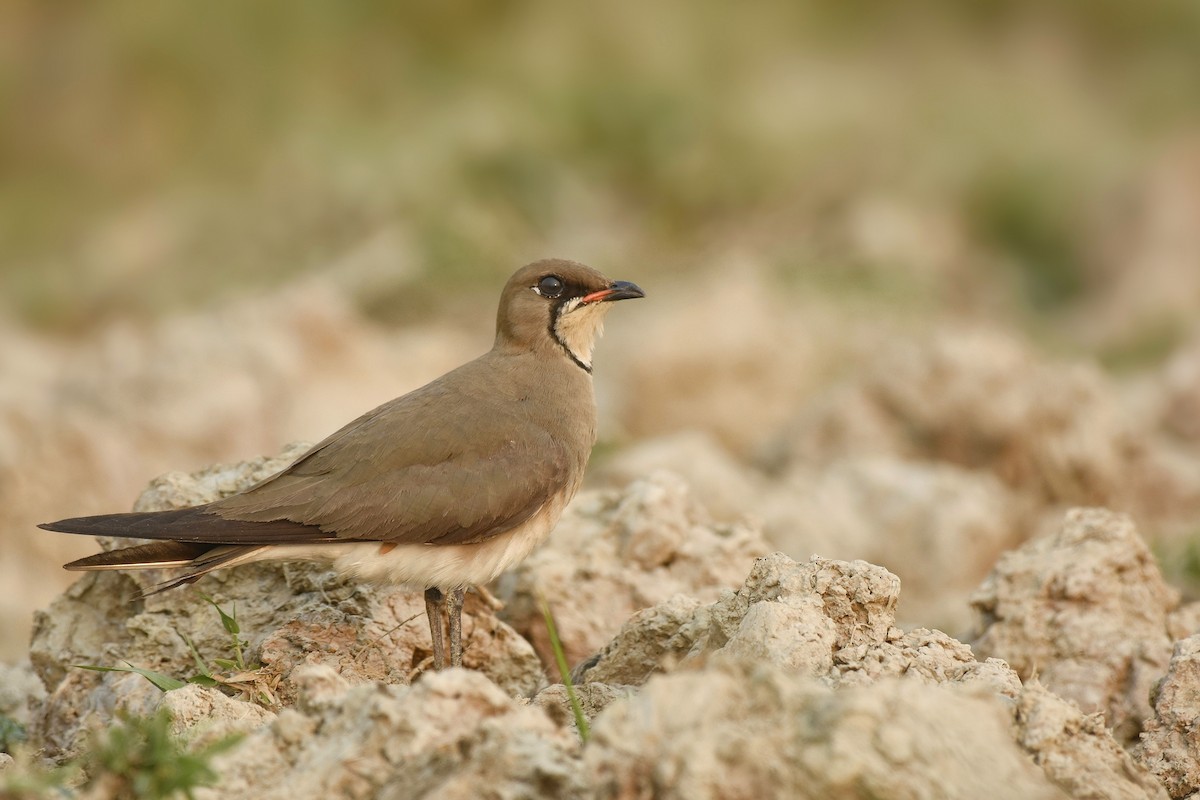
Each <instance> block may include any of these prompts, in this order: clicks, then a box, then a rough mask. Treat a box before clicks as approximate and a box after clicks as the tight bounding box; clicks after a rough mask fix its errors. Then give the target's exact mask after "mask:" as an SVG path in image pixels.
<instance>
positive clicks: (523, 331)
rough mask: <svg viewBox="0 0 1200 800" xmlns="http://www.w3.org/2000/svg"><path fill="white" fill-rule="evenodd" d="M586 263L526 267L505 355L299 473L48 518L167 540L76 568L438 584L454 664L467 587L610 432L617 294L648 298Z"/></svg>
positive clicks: (90, 530)
mask: <svg viewBox="0 0 1200 800" xmlns="http://www.w3.org/2000/svg"><path fill="white" fill-rule="evenodd" d="M642 296H643V292H642V290H641V289H639V288H638V287H637V286H635V285H634V284H631V283H626V282H623V281H612V280H609V279H608V278H606V277H604V276H603V275H601V274H600V273H599V272H597V271H596V270H593V269H591V268H590V267H586V266H584V265H583V264H578V263H575V262H572V261H562V260H546V261H539V262H535V263H533V264H529V265H528V266H525V267H522V268H521V269H520V270H518V271H517V272H516V274H514V275H513V276H512V278H510V279H509V281H508V284H507V285H506V286H505V287H504V292H503V294H502V295H501V298H500V307H499V310H498V312H497V317H496V339H495V343H494V345H493V347H492V349H491V350H490V351H489V352H487V353H485V354H484V355H482V356H480V357H479V358H477V359H475V360H474V361H470V362H468V363H466V364H464V365H462V366H461V367H458V368H457V369H455V370H452V371H451V372H448V373H446V374H445V375H443V376H442V377H440V378H438V379H436V380H434V381H433V382H432V383H429V384H427V385H425V386H423V387H421V388H420V389H417V390H415V391H412V392H410V393H408V394H406V395H404V396H402V397H399V398H396V399H395V400H392V401H390V402H388V403H384V404H383V405H381V406H379V407H378V408H376V409H374V410H372V411H369V412H367V413H366V414H364V415H362V416H361V417H359V418H358V419H356V420H354V421H353V422H351V423H350V424H348V425H346V426H345V427H343V428H342V429H341V430H339V431H337V432H336V433H334V434H333V435H332V436H329V437H328V438H327V439H325V440H324V441H322V442H320V443H318V444H317V445H315V446H314V447H313V448H312V449H311V450H309V451H308V452H307V453H305V454H304V455H303V456H301V457H300V458H299V459H297V460H296V461H295V462H294V463H293V464H291V465H290V466H288V467H287V468H286V469H284V470H283V471H281V472H279V473H277V474H276V475H273V476H271V477H269V478H267V479H266V480H264V481H262V482H260V483H258V484H256V485H255V486H252V487H250V488H249V489H246V490H245V491H243V492H241V493H239V494H236V495H233V496H231V497H227V498H224V499H222V500H217V501H215V502H213V503H208V504H206V505H203V506H196V507H194V508H186V509H180V510H177V511H161V512H150V513H133V514H105V515H100V516H93V517H80V518H76V519H65V520H60V521H58V522H52V523H48V524H44V525H41V526H39V527H42V528H45V529H47V530H54V531H62V532H66V533H81V534H93V535H98V536H130V537H136V538H143V539H154V540H159V541H155V542H153V543H151V544H146V545H138V546H134V547H128V548H123V549H120V550H114V551H112V552H108V553H99V554H97V555H94V556H89V557H87V558H82V559H79V560H78V561H73V562H71V563H70V564H67V565H66V568H67V569H75V570H98V569H142V568H148V567H163V566H172V567H183V568H184V569H185V572H184V573H183V574H182V575H180V576H179V577H178V578H176V579H174V580H171V581H168V582H166V583H164V584H162V585H160V586H159V587H156V590H162V589H168V588H172V587H174V586H178V585H180V584H183V583H190V582H192V581H194V580H196V579H198V578H199V577H201V576H202V575H204V574H206V573H208V572H210V571H212V570H213V569H216V568H218V567H224V566H232V565H234V564H241V563H248V562H251V561H261V560H266V559H310V560H323V561H330V562H332V563H333V565H334V568H335V569H337V570H338V571H339V572H342V573H346V574H350V575H353V576H356V577H360V578H364V579H375V580H390V581H395V582H399V583H405V584H410V585H414V586H420V587H423V588H426V589H427V591H426V599H427V606H428V609H429V611H430V613H431V617H430V625H431V631H432V632H433V635H434V650H435V660H436V661H438V662H439V663H438V666H441V662H442V661H443V658H442V654H441V653H440V652H439V651H440V650H441V643H440V639H441V633H442V631H441V625H440V622H439V624H438V625H436V626H435V625H434V617H433V615H434V613H437V614H438V616H439V619H440V614H441V608H442V606H443V604H444V599H443V598H444V595H443V592H446V591H449V592H451V596H452V601H453V604H452V606H451V610H450V639H451V661H452V662H453V663H458V662H459V660H460V658H461V652H455V646H456V644H458V642H457V638H458V633H459V631H458V630H456V623H457V620H456V614H457V613H459V612H460V611H461V598H462V589H463V587H465V586H468V585H472V584H480V583H486V582H488V581H490V580H492V579H493V578H495V577H496V576H497V575H498V574H499V573H500V572H502V571H503V570H504V569H506V568H508V567H509V566H511V565H512V564H514V563H516V562H518V561H520V560H521V559H523V558H524V557H525V556H527V555H528V554H529V552H530V551H531V550H532V549H533V548H534V547H535V546H536V545H537V544H538V543H539V542H541V541H542V539H544V538H545V536H546V535H547V534H548V533H549V531H550V529H551V528H552V527H553V526H554V523H555V522H556V521H557V520H558V517H559V515H560V514H561V513H562V509H563V507H564V506H565V505H566V504H567V502H568V501H569V500H570V499H571V497H573V496H574V494H575V492H576V490H577V489H578V488H579V485H580V482H581V481H582V479H583V470H584V466H585V465H586V464H587V459H588V455H589V453H590V451H591V448H592V445H593V444H594V443H595V439H596V405H595V399H594V397H593V392H592V376H591V358H592V347H593V345H594V343H595V340H596V338H597V337H598V336H599V334H600V332H601V327H602V322H603V317H604V314H605V312H606V311H607V310H608V308H609V307H610V306H609V302H610V301H614V300H622V299H627V298H633V297H642Z"/></svg>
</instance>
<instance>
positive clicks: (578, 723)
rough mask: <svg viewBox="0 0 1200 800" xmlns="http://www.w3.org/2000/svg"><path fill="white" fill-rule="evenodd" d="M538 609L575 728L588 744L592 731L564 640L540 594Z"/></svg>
mask: <svg viewBox="0 0 1200 800" xmlns="http://www.w3.org/2000/svg"><path fill="white" fill-rule="evenodd" d="M538 607H540V608H541V610H542V617H543V618H544V619H545V620H546V631H547V633H549V634H550V647H551V648H552V649H553V650H554V660H555V662H557V664H558V674H559V675H561V676H562V682H563V686H565V687H567V700H569V701H570V703H571V713H572V714H574V715H575V727H576V728H577V729H578V730H579V738H580V739H582V740H583V741H584V742H587V740H588V738H589V737H590V736H591V735H592V731H591V728H589V727H588V721H587V717H585V716H584V715H583V706H581V705H580V704H579V697H578V696H577V695H576V694H575V684H574V683H573V682H572V681H571V670H570V668H569V667H568V666H567V654H566V652H565V651H564V650H563V646H562V640H560V639H559V638H558V628H557V627H556V626H555V625H554V615H553V614H552V613H550V604H549V603H547V602H546V598H545V597H544V596H543V595H542V594H541V593H540V592H539V593H538Z"/></svg>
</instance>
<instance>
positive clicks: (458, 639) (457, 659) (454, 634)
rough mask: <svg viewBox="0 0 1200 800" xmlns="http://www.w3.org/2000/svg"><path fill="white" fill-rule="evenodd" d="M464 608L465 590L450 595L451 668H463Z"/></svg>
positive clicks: (456, 590) (460, 589)
mask: <svg viewBox="0 0 1200 800" xmlns="http://www.w3.org/2000/svg"><path fill="white" fill-rule="evenodd" d="M462 607H463V589H462V587H459V588H457V589H455V590H454V591H452V592H451V593H450V605H449V608H450V666H452V667H461V666H462Z"/></svg>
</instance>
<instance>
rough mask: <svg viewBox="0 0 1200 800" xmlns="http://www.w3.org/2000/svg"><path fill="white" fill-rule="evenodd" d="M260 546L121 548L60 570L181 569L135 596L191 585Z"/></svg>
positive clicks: (157, 544)
mask: <svg viewBox="0 0 1200 800" xmlns="http://www.w3.org/2000/svg"><path fill="white" fill-rule="evenodd" d="M260 549H262V548H261V547H254V546H248V547H227V546H224V545H212V544H202V543H197V542H150V543H149V544H139V545H134V546H133V547H122V548H121V549H119V550H113V551H111V552H108V553H97V554H96V555H94V556H88V557H87V558H81V559H78V560H76V561H72V562H71V563H70V564H64V565H63V568H64V569H70V570H78V571H85V572H93V571H97V570H117V569H152V568H160V567H183V568H185V569H187V572H185V573H184V574H183V575H180V576H179V577H177V578H172V579H170V580H167V581H163V582H162V583H158V584H155V585H154V586H151V587H148V588H147V589H143V590H142V592H141V594H140V595H139V597H149V596H150V595H152V594H158V593H159V592H165V591H166V590H167V589H174V588H175V587H176V586H183V585H185V584H188V583H195V582H196V581H198V580H199V579H200V578H202V577H203V576H205V575H207V574H208V573H210V572H212V571H213V570H214V569H218V568H219V567H225V566H231V565H233V564H236V563H239V562H241V561H244V560H245V559H247V558H248V557H249V556H251V555H252V554H254V553H256V552H257V551H258V550H260Z"/></svg>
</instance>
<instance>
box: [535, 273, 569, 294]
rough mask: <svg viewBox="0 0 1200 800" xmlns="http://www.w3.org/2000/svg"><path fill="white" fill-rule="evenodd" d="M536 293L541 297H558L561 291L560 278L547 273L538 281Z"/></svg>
mask: <svg viewBox="0 0 1200 800" xmlns="http://www.w3.org/2000/svg"><path fill="white" fill-rule="evenodd" d="M537 293H538V294H540V295H541V296H542V297H558V296H559V295H560V294H562V293H563V282H562V279H561V278H559V277H558V276H556V275H547V276H546V277H544V278H542V279H541V280H540V281H538V285H537Z"/></svg>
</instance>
